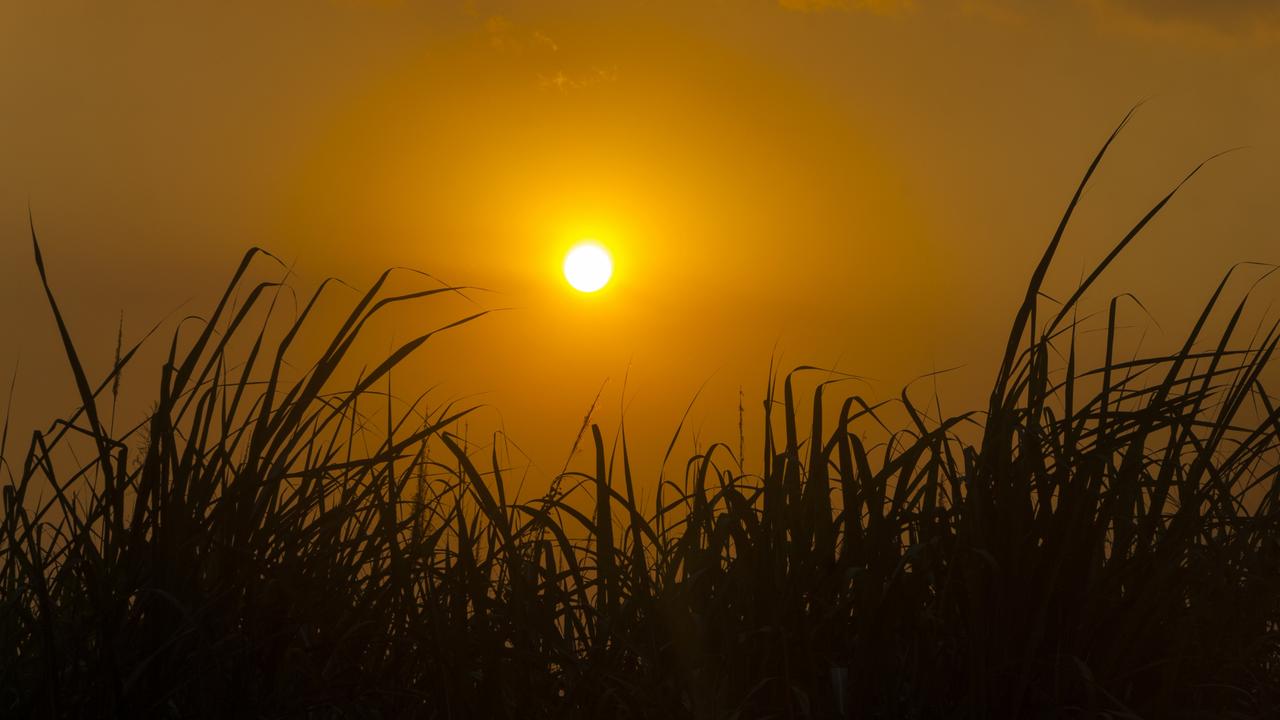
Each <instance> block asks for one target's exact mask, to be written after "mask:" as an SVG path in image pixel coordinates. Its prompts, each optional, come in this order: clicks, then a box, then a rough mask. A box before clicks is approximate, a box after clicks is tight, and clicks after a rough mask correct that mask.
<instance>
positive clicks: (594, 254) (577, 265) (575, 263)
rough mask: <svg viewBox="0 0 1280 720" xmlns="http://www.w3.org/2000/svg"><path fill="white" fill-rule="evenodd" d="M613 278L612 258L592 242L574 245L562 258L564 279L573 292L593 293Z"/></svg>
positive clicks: (597, 244) (602, 248)
mask: <svg viewBox="0 0 1280 720" xmlns="http://www.w3.org/2000/svg"><path fill="white" fill-rule="evenodd" d="M612 276H613V258H611V257H609V251H608V250H605V249H604V247H602V246H601V245H600V243H597V242H595V241H593V240H584V241H582V242H580V243H578V244H577V245H574V246H573V248H572V249H571V250H569V254H568V255H565V256H564V279H565V280H567V281H569V284H570V285H572V286H573V288H574V289H575V290H579V291H581V292H584V293H593V292H595V291H597V290H599V289H600V288H602V287H604V286H605V285H606V284H608V282H609V278H610V277H612Z"/></svg>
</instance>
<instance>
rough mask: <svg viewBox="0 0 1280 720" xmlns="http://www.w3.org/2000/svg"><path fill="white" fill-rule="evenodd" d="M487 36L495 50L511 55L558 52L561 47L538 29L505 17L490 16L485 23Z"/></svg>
mask: <svg viewBox="0 0 1280 720" xmlns="http://www.w3.org/2000/svg"><path fill="white" fill-rule="evenodd" d="M484 32H485V36H486V37H488V39H489V46H490V47H492V48H493V49H495V50H499V51H502V52H511V53H524V52H528V51H535V52H537V51H541V52H556V51H558V50H559V49H560V45H559V44H558V43H557V42H556V41H555V40H552V39H551V38H550V37H549V36H548V35H547V34H546V33H544V32H542V31H541V30H538V29H537V28H527V27H522V26H519V25H516V24H515V23H513V22H512V21H511V20H510V19H508V18H507V17H506V16H505V15H490V16H489V17H488V19H486V20H485V21H484Z"/></svg>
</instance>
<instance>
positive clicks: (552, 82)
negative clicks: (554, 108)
mask: <svg viewBox="0 0 1280 720" xmlns="http://www.w3.org/2000/svg"><path fill="white" fill-rule="evenodd" d="M617 79H618V71H617V69H616V68H592V69H591V71H589V72H586V73H578V74H569V73H566V72H564V71H560V70H557V71H556V72H554V73H551V74H549V75H539V76H538V84H539V85H541V86H542V87H544V88H546V89H548V90H558V91H559V92H569V91H570V90H580V89H582V88H586V87H591V86H592V85H599V84H601V83H609V82H614V81H615V80H617Z"/></svg>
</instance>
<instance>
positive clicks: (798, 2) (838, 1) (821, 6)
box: [778, 0, 916, 15]
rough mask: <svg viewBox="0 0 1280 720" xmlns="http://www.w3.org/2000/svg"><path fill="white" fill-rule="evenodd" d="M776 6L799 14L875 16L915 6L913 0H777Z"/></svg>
mask: <svg viewBox="0 0 1280 720" xmlns="http://www.w3.org/2000/svg"><path fill="white" fill-rule="evenodd" d="M778 4H779V5H781V6H782V7H783V8H785V9H787V10H796V11H799V12H822V11H824V10H861V11H864V12H870V13H874V14H876V15H900V14H902V13H905V12H909V11H911V10H913V9H915V5H916V3H915V0H778Z"/></svg>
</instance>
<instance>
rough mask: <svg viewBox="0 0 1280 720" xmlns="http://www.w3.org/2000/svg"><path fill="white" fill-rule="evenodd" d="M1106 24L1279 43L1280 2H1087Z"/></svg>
mask: <svg viewBox="0 0 1280 720" xmlns="http://www.w3.org/2000/svg"><path fill="white" fill-rule="evenodd" d="M1084 2H1085V3H1086V4H1088V5H1090V6H1092V7H1093V9H1094V11H1095V12H1096V13H1097V14H1098V16H1099V19H1100V20H1102V21H1103V22H1114V23H1117V24H1120V25H1123V26H1127V27H1129V28H1131V29H1136V30H1139V31H1144V32H1148V33H1154V34H1160V35H1193V36H1198V37H1200V38H1202V39H1215V38H1216V39H1252V40H1276V39H1280V2H1277V0H1084Z"/></svg>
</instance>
